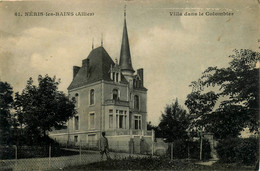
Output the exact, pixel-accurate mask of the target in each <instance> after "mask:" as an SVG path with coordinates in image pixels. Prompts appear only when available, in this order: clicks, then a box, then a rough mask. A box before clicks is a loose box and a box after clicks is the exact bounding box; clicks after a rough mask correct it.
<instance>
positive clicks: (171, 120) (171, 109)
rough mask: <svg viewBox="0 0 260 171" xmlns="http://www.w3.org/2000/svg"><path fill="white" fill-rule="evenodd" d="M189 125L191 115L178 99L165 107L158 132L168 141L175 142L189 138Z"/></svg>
mask: <svg viewBox="0 0 260 171" xmlns="http://www.w3.org/2000/svg"><path fill="white" fill-rule="evenodd" d="M188 126H189V117H188V115H187V112H186V110H184V109H183V108H182V107H181V106H180V105H179V103H178V100H176V101H175V103H174V104H173V103H172V104H171V105H167V106H166V107H165V111H164V113H163V114H162V118H161V121H160V123H159V125H158V132H159V134H160V136H161V137H162V138H166V141H167V142H173V141H174V140H176V139H187V138H188V135H187V132H186V130H187V128H188Z"/></svg>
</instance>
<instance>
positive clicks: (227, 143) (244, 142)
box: [216, 138, 259, 165]
mask: <svg viewBox="0 0 260 171" xmlns="http://www.w3.org/2000/svg"><path fill="white" fill-rule="evenodd" d="M258 147H259V140H258V139H257V138H230V139H225V140H221V141H219V143H218V145H217V147H216V150H217V153H218V157H219V162H222V163H237V164H244V165H254V164H256V162H257V159H258V156H259V148H258Z"/></svg>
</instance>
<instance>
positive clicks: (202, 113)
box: [185, 91, 218, 131]
mask: <svg viewBox="0 0 260 171" xmlns="http://www.w3.org/2000/svg"><path fill="white" fill-rule="evenodd" d="M217 100H218V95H217V94H215V92H213V91H210V92H208V93H204V94H203V93H201V91H195V92H192V93H191V94H189V95H188V96H187V99H186V101H185V105H186V106H187V107H188V109H189V113H190V114H191V115H192V117H193V121H192V122H191V125H190V126H189V128H190V131H195V129H196V130H198V129H199V130H202V129H203V128H206V129H207V128H208V127H207V126H208V121H207V118H208V115H209V114H211V111H212V110H213V108H214V106H215V104H216V102H217Z"/></svg>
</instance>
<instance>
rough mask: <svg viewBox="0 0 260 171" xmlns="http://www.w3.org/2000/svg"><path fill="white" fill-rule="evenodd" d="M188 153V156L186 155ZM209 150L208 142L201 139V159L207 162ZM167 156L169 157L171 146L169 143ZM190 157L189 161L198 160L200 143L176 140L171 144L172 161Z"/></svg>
mask: <svg viewBox="0 0 260 171" xmlns="http://www.w3.org/2000/svg"><path fill="white" fill-rule="evenodd" d="M188 153H189V155H188ZM210 153H211V148H210V144H209V141H208V140H207V139H203V150H202V159H203V160H208V159H210V158H211V156H210ZM167 155H168V156H169V157H170V155H171V144H170V143H169V148H168V151H167ZM188 157H190V159H197V160H199V158H200V143H199V141H185V140H176V141H174V143H173V158H174V159H185V158H188Z"/></svg>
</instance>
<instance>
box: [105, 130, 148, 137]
mask: <svg viewBox="0 0 260 171" xmlns="http://www.w3.org/2000/svg"><path fill="white" fill-rule="evenodd" d="M106 135H108V136H115V135H142V136H152V131H145V130H136V129H114V130H107V131H106Z"/></svg>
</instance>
